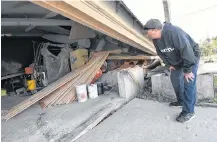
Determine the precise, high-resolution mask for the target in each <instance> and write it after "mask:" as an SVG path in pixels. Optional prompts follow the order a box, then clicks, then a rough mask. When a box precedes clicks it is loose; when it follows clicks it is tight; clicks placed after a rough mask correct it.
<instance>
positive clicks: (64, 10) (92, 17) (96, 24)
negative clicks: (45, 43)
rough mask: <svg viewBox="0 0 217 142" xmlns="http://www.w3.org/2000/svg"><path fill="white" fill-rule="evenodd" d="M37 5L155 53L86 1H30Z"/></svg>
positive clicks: (143, 41) (147, 43) (152, 48)
mask: <svg viewBox="0 0 217 142" xmlns="http://www.w3.org/2000/svg"><path fill="white" fill-rule="evenodd" d="M31 2H33V3H35V4H37V5H39V6H42V7H44V8H47V9H49V10H51V11H54V12H57V13H60V14H61V15H63V16H65V17H68V18H70V19H72V20H74V21H76V22H79V23H81V24H83V25H85V26H88V27H90V28H92V29H94V30H97V31H100V32H102V33H104V34H106V35H109V36H111V37H113V38H115V39H117V40H120V41H122V42H124V43H127V44H129V45H131V46H133V47H135V48H138V49H140V50H142V51H144V52H147V53H150V54H153V55H156V51H155V49H154V46H153V44H152V43H151V42H150V41H148V40H145V37H143V39H142V38H141V37H142V35H140V38H139V37H138V35H136V33H132V32H129V30H126V27H123V26H122V25H120V22H118V21H116V22H114V21H115V20H116V19H111V17H112V16H111V15H110V17H108V15H107V14H108V13H107V14H105V13H102V12H101V11H102V10H101V8H100V9H97V8H96V7H93V6H92V5H90V4H89V3H88V2H86V1H73V2H71V1H31Z"/></svg>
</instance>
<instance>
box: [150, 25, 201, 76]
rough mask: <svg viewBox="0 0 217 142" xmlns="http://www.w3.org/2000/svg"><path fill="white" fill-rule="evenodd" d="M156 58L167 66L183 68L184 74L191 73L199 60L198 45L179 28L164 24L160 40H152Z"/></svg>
mask: <svg viewBox="0 0 217 142" xmlns="http://www.w3.org/2000/svg"><path fill="white" fill-rule="evenodd" d="M153 43H154V46H155V47H156V51H157V54H158V56H160V58H161V59H162V60H163V62H164V63H165V64H166V65H167V66H170V65H171V66H174V67H175V68H183V69H184V72H185V73H189V72H191V71H192V69H191V68H192V66H193V65H194V64H195V63H196V61H197V60H198V59H199V58H200V48H199V46H198V44H197V43H196V42H195V41H194V40H193V39H192V38H191V37H190V36H189V35H188V34H187V33H186V32H184V31H183V30H182V29H181V28H179V27H176V26H173V25H172V24H170V23H165V24H164V26H163V30H162V33H161V39H154V40H153Z"/></svg>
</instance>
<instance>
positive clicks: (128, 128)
mask: <svg viewBox="0 0 217 142" xmlns="http://www.w3.org/2000/svg"><path fill="white" fill-rule="evenodd" d="M180 111H181V108H171V107H169V106H168V104H166V103H159V102H155V101H151V100H142V99H134V100H132V101H131V102H129V103H128V104H126V105H125V106H124V107H123V108H121V109H120V110H118V111H117V112H116V113H114V114H113V115H112V116H110V117H109V118H107V119H106V120H105V121H103V122H102V123H100V124H99V125H98V126H97V127H95V128H94V129H92V130H90V131H89V132H88V133H87V134H85V135H83V136H82V137H81V138H80V139H78V140H77V142H216V141H217V135H216V132H217V123H216V122H217V108H208V107H205V108H202V107H196V118H194V119H193V120H191V121H190V122H188V123H178V122H176V121H175V118H176V117H177V115H178V114H179V113H180Z"/></svg>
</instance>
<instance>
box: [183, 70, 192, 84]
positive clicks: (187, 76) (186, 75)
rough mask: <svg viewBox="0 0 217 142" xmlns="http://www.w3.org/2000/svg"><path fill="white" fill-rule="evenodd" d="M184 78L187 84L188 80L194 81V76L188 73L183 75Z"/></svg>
mask: <svg viewBox="0 0 217 142" xmlns="http://www.w3.org/2000/svg"><path fill="white" fill-rule="evenodd" d="M184 76H185V79H186V81H187V82H189V79H190V80H191V81H193V80H194V74H193V73H192V72H190V73H185V74H184Z"/></svg>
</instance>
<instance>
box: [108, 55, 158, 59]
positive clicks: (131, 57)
mask: <svg viewBox="0 0 217 142" xmlns="http://www.w3.org/2000/svg"><path fill="white" fill-rule="evenodd" d="M107 59H108V60H152V59H159V57H158V56H143V55H140V56H108V58H107Z"/></svg>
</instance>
